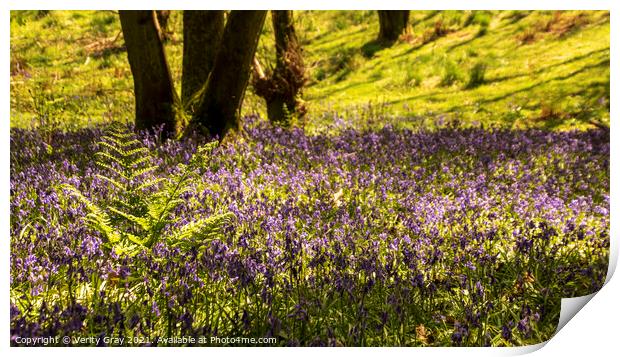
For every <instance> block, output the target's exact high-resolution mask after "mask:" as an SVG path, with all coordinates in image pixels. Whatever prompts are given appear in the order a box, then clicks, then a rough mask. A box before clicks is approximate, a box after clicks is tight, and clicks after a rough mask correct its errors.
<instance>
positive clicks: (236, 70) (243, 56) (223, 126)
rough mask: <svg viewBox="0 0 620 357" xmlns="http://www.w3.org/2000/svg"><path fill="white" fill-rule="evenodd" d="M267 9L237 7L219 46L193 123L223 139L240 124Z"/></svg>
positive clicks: (230, 17)
mask: <svg viewBox="0 0 620 357" xmlns="http://www.w3.org/2000/svg"><path fill="white" fill-rule="evenodd" d="M266 15H267V11H263V10H251V11H250V10H234V11H231V12H230V14H229V15H228V21H227V23H226V27H225V28H224V33H223V35H222V41H221V43H220V48H219V50H218V51H217V55H216V56H215V62H214V64H213V69H212V71H211V74H210V76H209V80H208V81H207V84H206V88H205V90H204V93H203V94H202V98H201V101H200V104H199V105H198V108H197V110H196V112H195V113H194V116H193V123H194V124H198V125H199V126H202V127H204V128H206V129H207V130H208V131H209V133H210V134H211V135H218V136H219V137H220V138H223V136H224V135H225V134H226V133H227V132H228V131H229V130H230V129H238V127H239V112H240V109H241V104H242V102H243V93H244V92H245V88H246V86H247V84H248V79H249V77H250V65H251V63H252V59H253V58H254V53H255V52H256V46H257V45H258V38H259V36H260V33H261V29H262V27H263V24H264V22H265V16H266Z"/></svg>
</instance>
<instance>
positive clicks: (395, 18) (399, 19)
mask: <svg viewBox="0 0 620 357" xmlns="http://www.w3.org/2000/svg"><path fill="white" fill-rule="evenodd" d="M377 12H378V13H379V38H378V40H379V41H382V42H386V43H393V42H395V41H396V40H398V37H399V36H400V35H401V34H402V33H404V32H405V30H406V29H407V23H408V22H409V10H379V11H377Z"/></svg>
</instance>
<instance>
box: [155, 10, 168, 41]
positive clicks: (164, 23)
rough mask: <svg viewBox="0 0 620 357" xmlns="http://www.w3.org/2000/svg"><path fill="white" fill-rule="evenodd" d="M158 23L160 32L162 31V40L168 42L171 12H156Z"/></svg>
mask: <svg viewBox="0 0 620 357" xmlns="http://www.w3.org/2000/svg"><path fill="white" fill-rule="evenodd" d="M155 12H156V13H157V23H158V24H159V30H160V31H161V38H162V40H163V41H167V40H168V38H169V37H170V32H169V31H168V20H170V10H156V11H155Z"/></svg>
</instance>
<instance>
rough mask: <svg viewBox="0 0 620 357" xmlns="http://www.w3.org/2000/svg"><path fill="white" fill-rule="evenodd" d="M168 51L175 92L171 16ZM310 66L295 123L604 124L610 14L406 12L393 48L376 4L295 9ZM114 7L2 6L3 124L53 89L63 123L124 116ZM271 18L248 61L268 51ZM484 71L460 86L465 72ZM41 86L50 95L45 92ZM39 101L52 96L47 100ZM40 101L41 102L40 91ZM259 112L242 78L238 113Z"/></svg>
mask: <svg viewBox="0 0 620 357" xmlns="http://www.w3.org/2000/svg"><path fill="white" fill-rule="evenodd" d="M170 26H171V28H173V29H174V35H173V37H172V39H171V40H170V41H169V42H168V43H167V44H166V51H167V55H168V60H169V64H170V68H171V70H172V73H173V77H174V80H175V85H176V87H177V90H178V91H180V80H181V78H180V77H181V61H182V58H181V54H182V31H181V29H182V21H181V16H180V13H178V12H177V13H173V15H172V18H171V23H170ZM296 29H297V32H298V36H299V37H300V39H301V41H302V44H303V46H304V54H305V56H306V57H305V61H306V64H307V66H308V67H309V73H308V76H309V85H308V87H307V88H306V90H305V93H304V98H305V100H306V101H307V106H308V109H309V116H308V121H307V123H306V127H307V128H308V129H310V130H313V129H318V128H324V127H326V125H327V124H330V123H332V122H333V116H334V114H339V115H341V116H344V117H345V118H347V119H349V120H350V121H351V122H352V124H353V125H356V126H359V125H374V124H378V125H383V124H385V123H391V124H393V125H398V126H405V127H433V126H435V125H437V123H441V122H444V123H446V122H448V123H450V122H456V123H458V124H460V125H465V126H468V125H474V126H476V125H480V124H482V125H485V126H490V125H494V126H504V127H510V128H524V127H539V128H546V129H559V130H563V129H571V128H582V129H583V128H587V127H590V126H592V125H595V124H596V125H609V67H610V66H609V47H610V34H609V13H608V12H605V11H587V12H584V11H567V12H562V13H555V12H551V11H535V12H526V11H475V12H472V11H414V12H412V13H411V28H410V32H409V34H408V35H406V36H403V38H402V40H401V41H398V42H397V43H396V44H394V45H393V46H392V47H390V48H381V46H380V45H378V44H376V43H375V42H373V40H374V39H375V38H376V36H377V33H378V19H377V16H376V13H375V12H374V11H297V12H296ZM119 32H120V24H119V21H118V16H117V15H116V14H115V13H113V12H111V11H96V12H93V11H51V12H48V13H42V12H33V11H26V12H17V11H12V12H11V125H12V126H13V127H28V126H33V125H35V126H36V125H37V121H36V120H33V118H36V117H39V116H41V113H40V111H38V110H37V108H36V107H35V106H34V105H33V103H34V102H36V100H33V97H34V98H35V99H36V98H38V97H45V98H49V97H52V98H53V99H51V100H52V101H54V106H56V107H60V108H61V110H57V111H55V112H54V113H57V115H58V116H59V117H60V118H61V119H59V121H60V122H61V123H62V125H63V126H65V127H66V128H76V127H82V126H85V125H89V124H92V123H97V122H102V121H109V120H111V119H112V118H114V119H116V120H131V118H132V117H133V94H132V87H133V83H132V79H131V73H130V71H129V65H128V63H127V59H126V54H125V52H124V49H123V47H122V46H123V41H122V36H120V37H119V38H116V41H115V42H114V38H115V37H116V36H117V35H118V34H119ZM273 52H274V51H273V36H272V30H271V24H270V19H269V18H268V19H267V22H266V26H265V28H264V29H263V35H262V36H261V40H260V44H259V48H258V52H257V53H258V58H259V59H260V60H261V62H263V63H269V62H271V61H273V56H274V54H273ZM480 66H483V67H484V73H483V76H482V77H481V78H476V83H475V84H474V85H471V84H470V82H471V81H472V78H473V77H475V76H476V75H480V73H476V71H479V70H480ZM46 92H47V94H45V93H46ZM47 100H49V99H47ZM39 102H40V100H39ZM253 112H258V113H261V114H264V112H265V108H264V103H263V102H262V100H261V99H260V98H258V97H256V96H255V95H254V94H253V93H252V91H251V89H249V90H248V93H247V94H246V100H245V103H244V108H243V113H244V114H249V113H253Z"/></svg>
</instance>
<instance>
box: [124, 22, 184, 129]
mask: <svg viewBox="0 0 620 357" xmlns="http://www.w3.org/2000/svg"><path fill="white" fill-rule="evenodd" d="M119 16H120V20H121V28H122V30H123V37H124V38H125V46H126V47H127V57H128V59H129V66H130V67H131V73H132V76H133V83H134V95H135V101H136V118H135V123H136V129H139V130H141V129H148V130H152V129H155V128H157V127H159V126H161V125H164V135H165V136H166V137H170V136H172V135H174V133H175V132H176V129H177V128H176V120H175V114H174V100H175V92H174V87H173V85H172V77H171V75H170V69H169V68H168V62H167V61H166V55H165V53H164V47H163V44H162V39H161V37H160V32H159V28H158V25H157V20H156V14H155V11H152V10H138V11H134V10H120V11H119Z"/></svg>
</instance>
